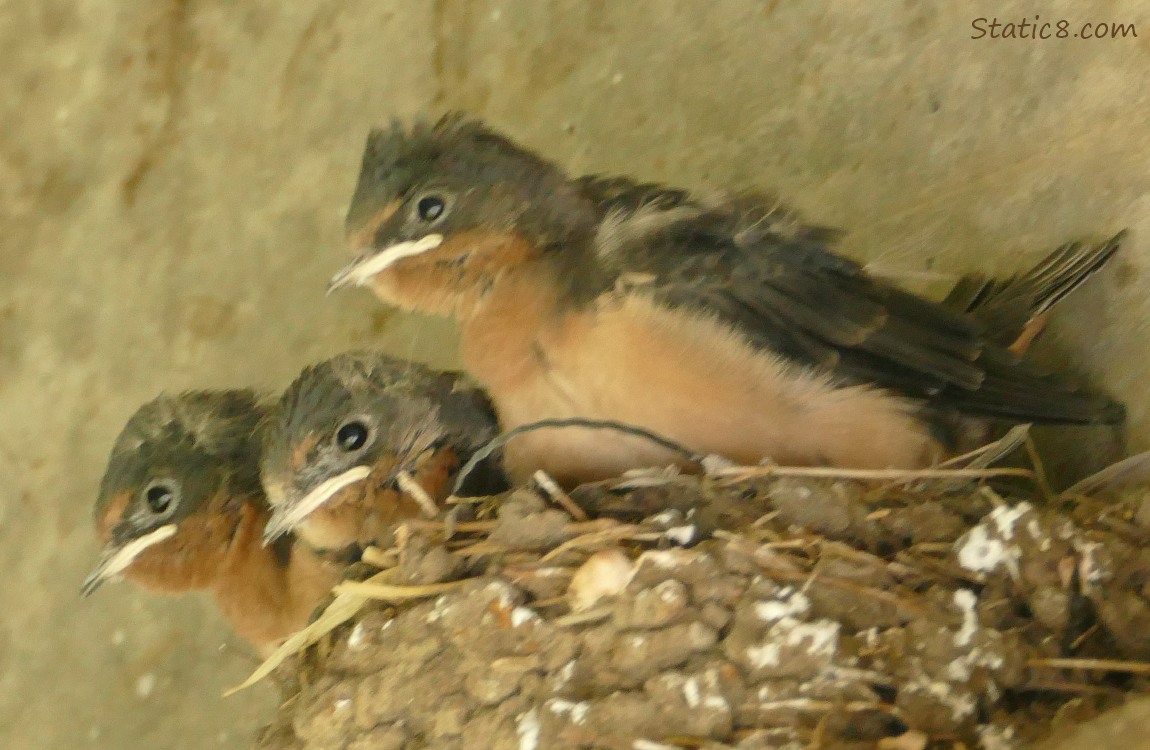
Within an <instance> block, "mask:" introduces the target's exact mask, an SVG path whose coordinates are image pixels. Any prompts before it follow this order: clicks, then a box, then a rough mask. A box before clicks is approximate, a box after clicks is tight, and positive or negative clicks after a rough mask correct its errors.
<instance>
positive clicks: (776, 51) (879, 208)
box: [0, 0, 1150, 748]
mask: <svg viewBox="0 0 1150 750" xmlns="http://www.w3.org/2000/svg"><path fill="white" fill-rule="evenodd" d="M997 5H998V6H999V7H998V8H997V10H994V11H991V10H986V11H973V10H968V9H966V8H965V7H964V6H963V5H962V4H942V3H911V2H874V3H832V2H826V3H823V2H803V3H786V2H776V1H774V0H771V1H762V2H758V1H754V0H719V1H717V2H702V1H696V2H688V1H686V0H682V1H679V2H674V1H672V0H666V1H664V0H645V1H642V2H639V1H636V2H588V1H584V0H568V1H565V2H564V1H555V2H538V1H535V0H515V1H510V0H504V1H502V2H499V1H497V0H437V1H435V2H425V1H424V0H393V1H391V2H379V1H378V0H377V1H375V2H372V1H371V0H358V1H355V0H352V1H339V2H337V1H335V0H327V1H321V0H309V1H301V2H292V3H272V2H267V1H266V0H252V1H251V2H242V3H228V2H219V1H218V0H162V1H158V2H140V1H139V0H117V1H115V2H105V1H104V0H80V1H68V2H65V1H62V0H22V1H20V0H8V1H7V2H2V3H0V81H2V82H3V86H4V88H3V90H4V92H5V96H4V97H3V99H0V122H2V123H3V127H2V128H0V535H2V541H3V546H2V548H0V549H2V552H0V555H2V557H0V560H3V563H4V566H3V569H4V573H5V575H4V576H3V577H0V601H3V602H4V614H3V616H2V617H0V737H2V738H4V741H3V743H2V744H4V746H5V747H58V746H77V747H80V746H84V747H93V748H114V747H126V746H145V745H146V746H150V747H156V748H165V747H183V748H198V747H243V746H245V745H246V744H247V742H248V740H249V736H250V735H249V732H250V731H251V729H252V728H254V727H255V726H256V725H257V724H258V721H257V719H258V718H263V717H265V716H266V712H267V710H268V709H269V708H270V706H271V704H272V702H273V700H274V696H273V695H272V694H271V692H270V691H266V690H265V691H264V692H262V693H261V692H259V691H256V692H252V693H250V694H245V695H243V696H241V697H238V698H232V699H228V700H224V701H221V700H220V699H219V698H218V697H217V696H218V693H219V691H220V689H222V688H223V687H225V686H227V685H229V684H231V683H232V682H234V681H235V680H236V679H237V678H239V677H240V676H241V675H242V674H243V673H244V672H246V670H247V669H248V668H249V667H250V666H252V660H251V659H250V658H249V657H247V656H246V655H245V654H244V652H243V650H242V648H238V647H237V646H236V644H234V642H233V641H232V639H230V638H229V637H228V636H227V635H226V633H225V632H224V631H223V630H222V628H221V627H220V624H219V620H218V619H217V618H216V617H215V616H214V615H213V614H212V613H210V612H209V611H208V610H207V608H206V607H204V606H203V605H202V603H201V602H199V601H196V600H187V601H182V600H181V601H178V602H172V601H169V600H160V599H157V598H154V597H151V596H148V595H146V594H143V593H140V592H136V591H134V590H132V589H130V588H129V587H123V586H121V587H109V588H108V589H107V590H103V591H101V592H100V593H99V595H98V596H97V597H95V598H93V599H91V600H88V601H83V602H81V601H80V600H79V599H78V598H77V597H76V590H77V587H78V584H79V581H80V580H81V579H82V577H83V574H84V572H85V571H86V569H87V567H88V566H89V565H90V564H91V563H92V561H93V560H94V557H95V554H96V550H95V545H94V543H93V539H92V533H91V523H90V507H91V503H92V501H93V499H94V492H95V488H96V484H97V482H98V480H99V477H100V474H101V472H102V470H103V462H104V460H105V458H106V452H107V449H108V447H109V444H110V441H111V440H112V438H113V437H114V435H115V434H116V433H117V432H118V430H119V429H120V427H121V426H122V424H123V422H124V420H125V419H126V418H127V416H128V415H129V414H130V413H131V411H132V410H134V408H135V407H136V406H137V405H138V404H139V403H141V402H142V401H144V400H146V399H148V398H151V397H152V396H154V395H155V394H156V393H157V392H158V391H160V390H164V389H167V390H178V389H182V388H189V387H193V386H224V385H231V384H247V383H252V384H259V385H262V386H264V387H267V388H276V387H279V386H282V385H283V384H284V383H286V382H287V380H289V379H290V378H291V377H292V375H293V374H294V373H295V372H296V371H297V370H298V369H299V368H300V367H301V366H302V365H303V364H305V363H306V362H308V361H311V360H314V359H317V358H321V357H323V356H324V355H326V354H327V353H330V352H334V351H337V350H339V349H341V348H345V347H348V346H367V345H384V346H389V347H391V348H392V349H393V350H394V351H397V352H400V353H408V354H411V355H413V356H415V357H418V358H420V359H425V360H431V361H433V362H436V363H447V362H450V361H451V360H452V357H453V343H452V339H451V335H450V333H449V329H447V328H446V327H445V326H443V325H440V324H435V323H427V322H425V321H407V320H400V319H398V318H396V317H395V316H393V315H391V314H390V313H388V312H386V311H384V310H382V309H380V308H378V307H377V306H375V305H374V303H373V302H372V301H371V300H370V299H368V298H367V297H366V295H358V294H347V295H342V296H340V297H338V298H333V299H325V298H324V296H323V286H324V283H325V280H326V278H327V277H328V275H329V274H330V273H331V271H333V270H334V269H335V268H336V267H338V266H339V265H340V263H341V260H342V258H343V254H344V250H343V248H342V245H341V221H342V212H343V209H344V206H345V203H346V200H347V198H348V197H349V193H350V189H351V185H352V182H353V180H354V172H355V169H356V166H357V163H358V158H359V153H358V151H359V147H360V145H361V143H362V139H363V136H364V133H365V130H366V129H367V127H368V126H369V125H370V124H372V123H374V122H378V121H380V120H383V119H384V118H386V117H388V116H390V115H393V114H408V113H414V112H421V111H426V112H430V113H437V112H439V111H442V110H443V109H445V108H457V107H458V108H465V109H468V110H470V111H472V112H475V113H477V114H480V115H483V116H485V117H487V118H489V119H490V120H492V121H493V122H494V123H495V124H497V125H498V126H500V127H503V128H506V129H507V130H509V131H511V132H512V133H513V134H515V135H516V136H518V137H521V138H523V139H524V140H526V141H527V142H528V143H530V144H532V145H533V146H535V147H537V148H539V149H540V150H542V151H544V152H546V153H548V154H550V155H553V156H554V157H555V158H557V159H559V160H561V161H562V162H563V163H565V164H567V165H569V166H571V167H572V168H573V169H574V170H576V171H611V172H632V173H635V174H638V175H641V176H643V177H647V178H653V179H663V180H668V181H673V182H676V183H681V184H684V185H687V186H693V187H701V186H721V185H736V186H748V185H756V186H760V187H772V188H775V189H777V190H778V191H779V192H780V193H781V194H782V195H783V196H785V197H786V198H787V199H788V200H789V201H790V202H792V203H794V204H795V205H797V206H798V207H799V208H801V209H802V210H804V211H805V212H806V213H807V214H808V215H809V216H810V217H811V218H813V219H817V220H820V221H824V222H829V223H833V224H838V225H841V226H844V227H846V228H848V229H851V230H853V231H852V233H851V234H850V235H849V236H848V239H847V240H846V245H845V248H846V250H847V251H849V252H851V253H853V254H855V255H858V256H860V257H866V258H871V259H878V260H879V262H881V264H882V265H883V266H884V267H887V268H894V269H898V270H902V271H922V270H925V269H928V268H930V269H933V270H937V271H944V272H950V271H955V270H962V269H967V268H970V267H971V266H977V267H980V268H984V269H988V270H999V271H1006V270H1012V269H1017V268H1020V267H1022V266H1024V265H1026V264H1027V263H1029V262H1032V261H1033V260H1035V259H1037V257H1038V256H1039V255H1040V254H1041V253H1042V252H1044V251H1046V250H1049V249H1050V248H1052V247H1053V246H1054V245H1056V244H1057V243H1059V242H1061V241H1062V240H1064V239H1066V238H1068V237H1072V236H1076V235H1082V234H1093V233H1101V232H1106V231H1114V230H1117V229H1119V228H1121V227H1124V226H1130V227H1133V228H1134V229H1135V230H1136V231H1135V234H1134V236H1133V238H1132V240H1131V242H1130V243H1129V245H1128V249H1127V251H1126V252H1125V253H1124V255H1123V258H1122V259H1121V260H1120V261H1119V262H1117V263H1116V264H1115V267H1114V268H1112V269H1110V270H1108V271H1107V272H1106V273H1105V274H1104V275H1103V276H1102V277H1101V278H1099V279H1098V280H1097V281H1096V282H1094V283H1093V284H1092V285H1091V288H1089V289H1086V290H1083V292H1082V293H1081V294H1079V295H1077V297H1076V298H1075V299H1074V300H1073V302H1072V303H1071V304H1069V305H1067V308H1068V310H1067V312H1069V313H1070V314H1069V315H1063V316H1062V317H1063V318H1064V320H1063V321H1062V324H1061V326H1060V328H1059V330H1058V331H1057V334H1056V335H1055V336H1053V337H1051V338H1052V340H1051V341H1050V342H1048V343H1049V347H1048V348H1049V349H1051V350H1052V351H1053V352H1055V354H1056V355H1060V356H1063V357H1069V358H1070V359H1072V360H1074V361H1076V362H1079V363H1080V364H1081V365H1082V366H1083V369H1084V370H1085V372H1086V374H1087V375H1088V376H1090V377H1092V378H1095V379H1097V380H1098V381H1099V382H1102V383H1105V384H1106V385H1107V386H1108V387H1109V388H1110V389H1111V390H1112V391H1113V392H1115V393H1116V394H1117V395H1119V396H1121V397H1123V398H1125V399H1127V400H1128V401H1129V402H1130V405H1131V410H1130V414H1131V422H1132V434H1133V436H1134V444H1135V447H1138V448H1147V447H1150V412H1148V409H1150V399H1147V398H1146V396H1145V395H1144V392H1143V389H1142V388H1140V387H1139V385H1140V380H1141V378H1142V377H1143V370H1144V369H1145V366H1146V365H1147V363H1148V361H1150V355H1148V354H1147V350H1146V346H1145V344H1144V343H1143V341H1144V336H1145V332H1146V329H1147V326H1148V321H1150V283H1148V282H1147V281H1146V278H1145V275H1146V272H1147V266H1150V245H1148V244H1147V243H1148V242H1150V240H1148V239H1147V238H1148V237H1150V232H1148V231H1147V230H1150V169H1148V168H1147V167H1148V163H1147V162H1148V158H1147V157H1148V156H1150V106H1148V105H1150V83H1148V82H1150V78H1148V76H1147V74H1146V72H1145V71H1146V70H1147V69H1148V67H1150V3H1147V2H1140V1H1137V0H1130V1H1129V2H1101V3H1093V4H1090V5H1091V7H1090V8H1089V10H1087V9H1086V7H1085V6H1084V5H1083V4H1081V3H1075V2H1070V1H1068V0H1067V1H1063V2H1049V3H1045V4H1043V5H1044V7H1042V8H1041V9H1040V10H1039V11H1038V12H1040V13H1041V15H1043V16H1044V17H1047V18H1049V19H1057V18H1066V19H1068V20H1069V21H1070V22H1071V24H1072V25H1077V24H1080V23H1081V22H1083V21H1116V22H1124V23H1135V24H1137V29H1138V37H1137V38H1127V39H1124V40H1123V39H1118V40H1081V39H1068V40H1064V41H1057V40H1047V41H1039V40H1017V39H1016V40H991V39H981V40H972V39H970V36H971V25H970V24H971V20H972V17H973V16H976V15H981V14H982V13H983V12H986V13H997V14H998V16H999V18H1000V19H1003V20H1006V19H1007V18H1008V17H1009V18H1016V19H1021V17H1022V16H1027V17H1032V16H1033V14H1034V13H1035V12H1036V11H1035V9H1034V7H1033V6H1032V4H1030V3H1021V2H1006V3H998V4H997ZM221 643H228V644H231V645H229V646H228V647H227V648H225V649H223V650H221V649H220V644H221Z"/></svg>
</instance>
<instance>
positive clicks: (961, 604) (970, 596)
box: [954, 589, 978, 647]
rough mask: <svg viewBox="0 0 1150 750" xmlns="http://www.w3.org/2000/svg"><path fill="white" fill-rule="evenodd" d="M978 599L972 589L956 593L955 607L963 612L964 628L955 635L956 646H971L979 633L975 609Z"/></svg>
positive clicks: (960, 590)
mask: <svg viewBox="0 0 1150 750" xmlns="http://www.w3.org/2000/svg"><path fill="white" fill-rule="evenodd" d="M977 603H978V598H977V597H976V596H975V595H974V592H973V591H971V590H970V589H959V590H958V591H955V592H954V606H956V607H958V609H959V610H961V611H962V627H961V628H959V629H958V632H957V633H955V635H954V645H956V646H959V647H961V646H969V645H970V643H971V641H973V640H974V636H975V634H976V633H977V632H978V612H976V611H975V609H974V607H975V605H976V604H977Z"/></svg>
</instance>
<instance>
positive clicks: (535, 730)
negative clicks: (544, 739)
mask: <svg viewBox="0 0 1150 750" xmlns="http://www.w3.org/2000/svg"><path fill="white" fill-rule="evenodd" d="M515 733H516V734H518V735H519V750H536V749H537V748H538V747H539V714H538V712H537V711H536V710H535V709H534V708H533V709H531V710H530V711H527V712H526V713H522V714H519V718H518V720H517V721H516V722H515Z"/></svg>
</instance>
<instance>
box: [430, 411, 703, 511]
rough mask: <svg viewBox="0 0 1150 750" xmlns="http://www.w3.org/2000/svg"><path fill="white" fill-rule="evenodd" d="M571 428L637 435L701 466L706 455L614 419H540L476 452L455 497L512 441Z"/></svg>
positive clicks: (462, 472)
mask: <svg viewBox="0 0 1150 750" xmlns="http://www.w3.org/2000/svg"><path fill="white" fill-rule="evenodd" d="M568 427H578V428H582V429H589V430H613V431H615V432H622V433H624V434H627V435H633V436H635V437H639V438H643V439H644V440H648V441H650V442H652V443H654V444H655V445H658V446H660V447H662V448H666V449H667V450H669V451H673V452H675V453H678V454H679V455H680V456H683V457H684V458H686V459H687V460H689V461H692V462H694V463H701V462H702V460H703V459H704V458H705V456H703V455H701V454H699V453H695V452H694V451H692V450H690V449H688V448H686V447H684V446H683V445H682V444H681V443H676V442H675V441H674V440H671V439H669V438H665V437H663V436H662V435H659V434H656V433H654V432H651V431H650V430H645V429H643V428H642V427H636V426H634V425H630V424H626V423H624V422H616V421H614V420H610V419H578V418H572V419H540V420H539V421H537V422H528V423H527V424H524V425H519V426H518V427H515V428H513V429H510V430H508V431H507V432H504V433H502V434H499V435H496V436H495V437H494V438H492V439H491V440H489V441H488V442H487V443H486V444H485V445H484V446H483V447H482V448H480V449H479V450H477V451H475V453H474V454H473V455H472V456H471V458H470V459H468V460H467V463H465V464H464V465H463V468H462V469H460V470H459V476H458V477H456V479H455V487H454V488H453V489H452V491H451V494H453V495H458V494H459V491H460V490H461V489H462V488H463V484H464V482H466V481H467V478H468V477H469V476H471V473H472V472H473V471H475V468H476V467H477V466H479V464H481V463H482V462H483V461H485V460H486V459H487V458H488V457H490V456H491V454H492V453H494V452H495V451H497V450H499V449H500V448H502V447H503V446H505V445H507V443H508V442H510V441H511V439H512V438H514V437H517V436H519V435H522V434H524V433H526V432H534V431H536V430H556V429H564V428H568Z"/></svg>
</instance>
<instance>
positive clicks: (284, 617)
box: [82, 390, 339, 655]
mask: <svg viewBox="0 0 1150 750" xmlns="http://www.w3.org/2000/svg"><path fill="white" fill-rule="evenodd" d="M266 412H267V407H266V405H265V404H263V403H262V402H261V401H260V400H259V399H258V397H257V396H256V395H255V394H254V393H253V392H251V391H246V390H228V391H192V392H188V393H183V394H180V395H177V396H168V395H162V396H160V397H159V398H156V399H155V400H153V401H151V402H149V403H147V404H145V405H144V406H142V407H140V409H139V410H138V411H137V412H136V413H135V414H134V415H133V416H132V417H131V419H129V420H128V423H127V425H126V426H125V427H124V429H123V431H122V432H121V433H120V436H119V437H118V438H117V439H116V442H115V444H114V446H113V448H112V454H111V457H110V459H109V461H108V467H107V470H106V471H105V474H104V478H103V481H102V482H101V485H100V492H99V496H98V498H97V500H96V509H95V521H96V528H97V531H98V533H99V536H100V539H101V540H102V541H103V543H104V550H103V554H102V556H101V558H100V561H99V563H98V564H97V565H96V567H95V568H94V569H93V570H92V572H91V574H90V575H89V576H88V578H87V580H85V581H84V585H83V588H82V593H83V595H85V596H87V595H88V594H91V593H92V592H93V591H95V590H96V589H97V588H98V587H99V586H100V584H101V583H103V582H104V581H105V580H107V579H108V578H110V577H112V576H115V575H118V574H121V573H122V574H123V575H124V576H125V577H126V578H128V579H129V580H131V581H132V582H134V583H136V584H139V585H140V586H142V587H143V588H145V589H148V590H150V591H156V592H161V593H169V594H180V593H185V592H191V591H204V592H209V593H211V594H212V595H213V597H214V599H215V603H216V605H217V606H218V607H219V609H220V611H221V612H222V613H223V614H224V616H225V617H226V618H227V619H228V621H229V622H230V623H231V625H232V627H233V628H234V629H235V631H236V632H237V633H238V634H239V635H240V636H241V637H243V638H244V639H245V640H247V641H248V642H250V643H251V644H252V645H253V646H255V648H256V649H257V650H258V651H259V652H260V653H261V654H263V655H266V654H268V653H270V652H271V651H272V650H273V649H274V648H275V646H276V645H277V644H278V642H279V641H280V640H282V639H283V638H285V637H287V636H288V635H290V634H291V633H293V632H295V631H296V630H299V629H300V628H302V627H303V626H305V625H306V624H307V622H308V618H309V617H310V615H311V613H312V611H313V609H314V608H315V607H316V605H317V604H319V602H320V601H322V600H323V598H324V597H325V596H326V595H327V593H328V592H329V591H330V589H331V587H332V585H334V584H335V583H336V582H337V581H338V578H339V569H338V568H336V567H334V566H332V565H330V564H329V563H327V562H325V561H323V560H321V559H320V558H318V557H317V556H315V555H314V554H313V553H312V552H311V550H309V549H307V548H306V546H304V545H300V544H298V543H297V542H296V540H295V539H294V538H293V537H291V536H287V537H284V538H283V539H282V540H281V541H280V543H279V544H276V545H275V546H273V547H265V546H264V545H263V544H262V543H261V533H262V531H263V528H264V525H265V524H266V523H267V520H268V518H269V517H270V511H269V508H268V505H267V502H266V499H265V498H264V493H263V488H262V487H261V485H260V480H259V457H260V447H261V441H262V438H261V434H260V430H261V427H262V422H263V420H264V419H265V417H266Z"/></svg>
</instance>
